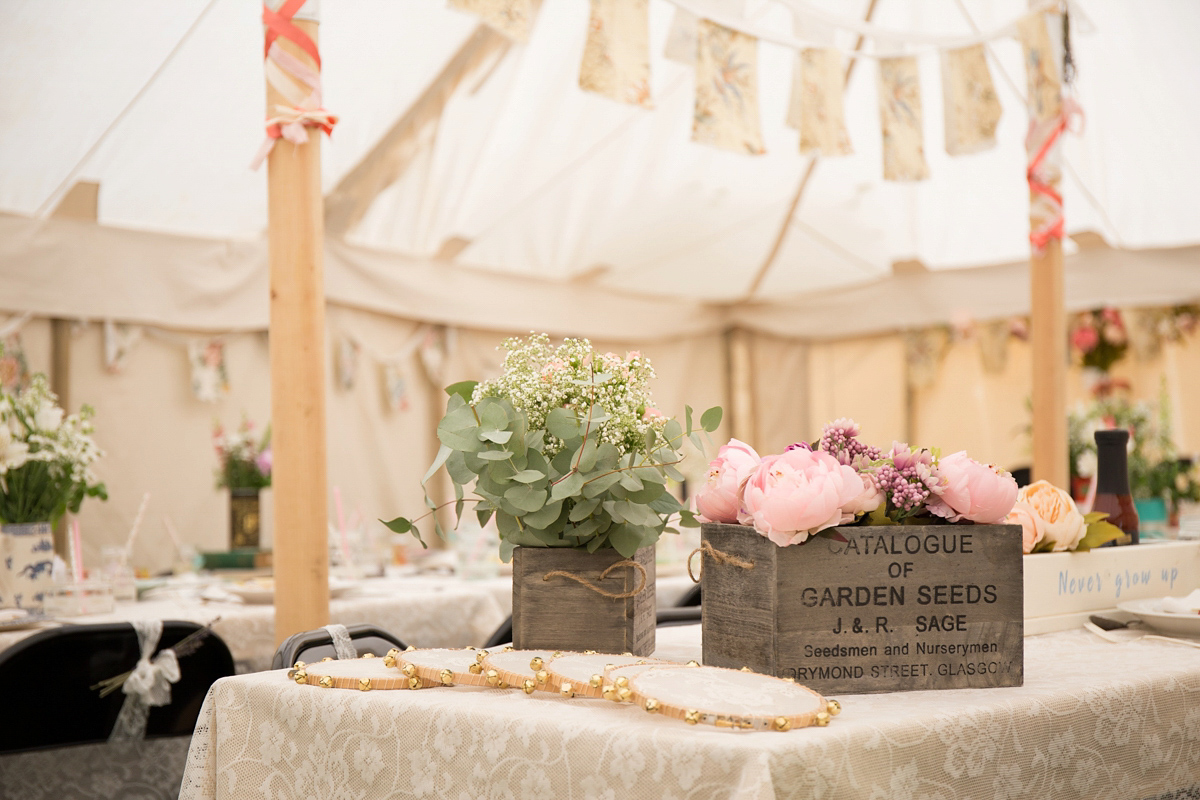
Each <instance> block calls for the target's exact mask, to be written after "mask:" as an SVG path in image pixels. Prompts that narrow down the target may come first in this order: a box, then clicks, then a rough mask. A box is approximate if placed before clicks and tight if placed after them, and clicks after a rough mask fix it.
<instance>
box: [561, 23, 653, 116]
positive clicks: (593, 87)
mask: <svg viewBox="0 0 1200 800" xmlns="http://www.w3.org/2000/svg"><path fill="white" fill-rule="evenodd" d="M579 88H581V89H583V90H584V91H588V92H596V93H597V94H602V95H604V96H605V97H608V98H611V99H613V100H616V101H617V102H620V103H628V104H629V105H634V106H641V107H642V108H653V107H654V103H653V101H651V99H650V3H649V0H592V14H591V20H590V22H589V23H588V36H587V44H586V45H584V48H583V64H582V65H581V66H580V68H579Z"/></svg>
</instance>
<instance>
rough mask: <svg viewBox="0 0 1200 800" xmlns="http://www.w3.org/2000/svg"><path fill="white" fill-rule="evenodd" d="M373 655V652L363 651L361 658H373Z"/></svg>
mask: <svg viewBox="0 0 1200 800" xmlns="http://www.w3.org/2000/svg"><path fill="white" fill-rule="evenodd" d="M374 657H375V654H374V653H363V654H362V658H374Z"/></svg>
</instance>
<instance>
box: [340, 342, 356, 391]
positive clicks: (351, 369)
mask: <svg viewBox="0 0 1200 800" xmlns="http://www.w3.org/2000/svg"><path fill="white" fill-rule="evenodd" d="M360 349H361V348H360V347H359V344H358V342H356V341H354V339H353V337H350V336H342V337H341V338H339V339H338V343H337V348H336V349H335V350H334V351H333V369H334V375H335V376H336V379H337V385H338V388H339V389H341V390H342V391H345V392H348V391H350V390H351V389H353V388H354V381H355V378H356V377H357V374H358V354H359V351H360Z"/></svg>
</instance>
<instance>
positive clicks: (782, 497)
mask: <svg viewBox="0 0 1200 800" xmlns="http://www.w3.org/2000/svg"><path fill="white" fill-rule="evenodd" d="M865 490H866V487H865V486H864V485H863V479H862V478H861V477H860V476H859V474H858V473H857V472H855V471H854V469H853V468H851V467H848V466H845V465H843V464H839V463H838V460H837V459H836V458H834V457H833V456H831V455H829V454H828V453H824V452H816V453H813V452H810V451H808V450H803V449H795V450H788V451H786V452H785V453H783V454H781V455H777V456H767V457H766V458H764V459H763V460H762V462H760V463H759V465H758V467H757V468H756V469H755V470H754V472H752V473H751V474H750V477H749V478H748V479H747V480H746V484H745V486H744V487H743V489H742V507H743V509H744V516H745V517H748V518H749V520H750V521H751V522H752V523H753V525H754V528H755V530H757V531H758V532H759V533H761V534H762V535H763V536H766V537H767V538H768V539H770V540H771V541H772V542H774V543H775V544H777V545H779V546H781V547H783V546H786V545H789V544H800V543H801V542H803V541H804V540H805V539H807V538H808V537H809V536H810V535H812V534H814V533H816V532H817V531H823V530H825V529H826V528H832V527H834V526H836V525H840V524H841V523H842V522H843V521H847V519H846V517H847V513H848V512H846V511H843V508H850V507H852V506H853V504H854V503H855V501H857V500H858V499H859V498H860V497H861V496H862V495H863V493H864V492H865ZM849 518H850V519H853V514H852V513H851V514H849Z"/></svg>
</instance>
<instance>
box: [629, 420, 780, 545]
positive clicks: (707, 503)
mask: <svg viewBox="0 0 1200 800" xmlns="http://www.w3.org/2000/svg"><path fill="white" fill-rule="evenodd" d="M653 410H654V411H658V409H653ZM650 411H651V409H646V413H647V414H649V412H650ZM661 413H662V412H659V415H660V416H661ZM759 461H760V459H759V456H758V453H756V452H755V450H754V448H753V447H751V446H750V445H748V444H746V443H745V442H739V441H738V440H737V439H730V440H729V443H728V444H724V445H721V449H720V450H718V451H717V457H716V458H714V459H713V460H712V461H710V462H708V476H707V480H706V481H705V483H704V486H703V487H702V488H701V489H700V491H699V492H697V493H696V510H697V511H698V512H700V520H701V521H703V522H728V523H735V522H738V521H739V520H738V516H739V515H738V511H739V503H740V502H741V501H740V497H741V488H742V484H743V483H744V482H745V481H746V478H748V477H749V476H750V473H751V472H753V471H754V468H755V467H757V466H758V463H759Z"/></svg>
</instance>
